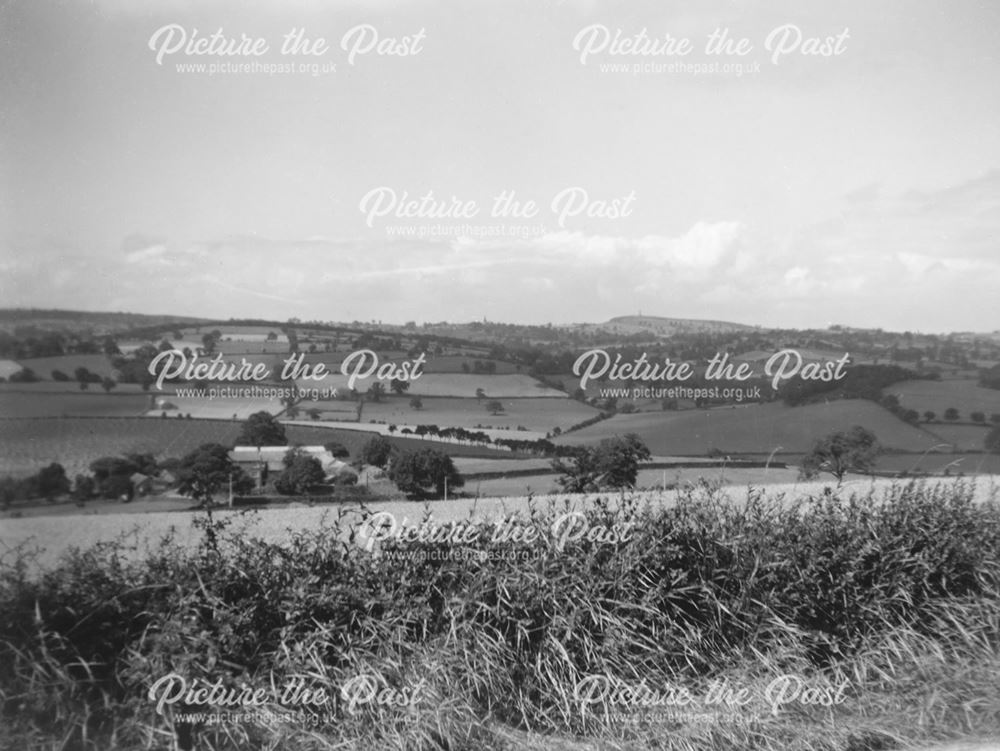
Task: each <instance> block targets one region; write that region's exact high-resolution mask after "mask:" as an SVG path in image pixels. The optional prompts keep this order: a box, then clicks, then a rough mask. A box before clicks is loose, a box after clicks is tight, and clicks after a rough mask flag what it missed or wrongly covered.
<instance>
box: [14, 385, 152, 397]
mask: <svg viewBox="0 0 1000 751" xmlns="http://www.w3.org/2000/svg"><path fill="white" fill-rule="evenodd" d="M169 388H170V387H169V386H166V387H165V389H164V390H167V389H169ZM0 393H6V394H67V393H75V394H80V393H84V394H93V393H99V394H103V393H104V389H102V388H101V384H99V383H91V384H88V385H87V388H86V389H84V390H82V391H81V389H80V384H79V383H78V382H76V381H35V382H34V383H0ZM111 393H112V394H124V393H128V394H142V393H146V394H147V398H148V393H147V392H144V391H143V390H142V387H141V386H140V385H139V384H138V383H119V384H116V385H115V387H114V389H113V390H112V391H111Z"/></svg>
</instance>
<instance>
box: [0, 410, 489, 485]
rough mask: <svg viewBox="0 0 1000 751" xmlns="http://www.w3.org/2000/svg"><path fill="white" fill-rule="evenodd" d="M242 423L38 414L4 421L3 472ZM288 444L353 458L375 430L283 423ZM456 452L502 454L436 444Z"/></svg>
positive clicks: (165, 448)
mask: <svg viewBox="0 0 1000 751" xmlns="http://www.w3.org/2000/svg"><path fill="white" fill-rule="evenodd" d="M240 427H241V423H239V422H234V421H232V420H196V419H190V420H188V419H185V418H178V417H169V418H166V419H160V418H126V417H117V418H116V417H107V418H104V417H101V418H65V419H62V418H39V419H10V420H0V475H7V474H9V475H17V476H20V475H25V474H30V473H32V472H36V471H37V470H39V469H40V468H41V467H44V466H45V465H47V464H49V463H51V462H59V463H60V464H62V465H63V466H64V467H65V468H66V474H67V475H69V476H70V477H74V476H75V475H76V474H77V473H81V472H84V471H85V470H86V469H87V467H88V466H89V465H90V463H91V462H92V461H94V459H99V458H101V457H102V456H117V455H119V454H122V453H126V452H149V453H152V454H154V455H155V456H157V457H158V458H160V459H164V458H167V457H171V456H175V457H179V456H183V455H184V454H186V453H188V452H189V451H192V450H193V449H195V448H197V447H198V446H200V445H201V444H203V443H222V444H224V445H230V444H232V443H233V442H234V441H235V440H236V437H237V435H239V431H240ZM285 433H286V435H287V436H288V440H289V443H294V444H301V445H306V446H316V445H322V444H324V443H327V442H329V441H339V442H340V443H342V444H344V446H346V447H347V449H348V451H350V452H351V454H352V456H353V455H356V454H357V452H358V450H359V449H360V448H361V447H362V446H363V445H364V444H365V443H366V442H367V441H368V440H370V439H371V437H372V434H371V433H370V432H366V431H359V430H342V429H337V428H333V427H319V426H313V425H289V424H286V425H285ZM389 440H390V441H392V442H393V443H394V444H396V445H397V446H398V447H399V448H400V449H403V450H407V449H410V450H412V449H417V448H427V447H428V445H429V443H428V442H427V441H423V440H421V439H419V438H405V437H391V438H390V439H389ZM433 445H434V446H435V447H445V448H446V450H447V452H448V453H449V454H451V455H453V456H472V457H491V456H501V457H502V456H505V454H504V453H502V452H498V451H496V450H494V449H489V448H484V447H482V446H465V445H461V444H457V443H447V444H444V443H440V442H435V443H434V444H433Z"/></svg>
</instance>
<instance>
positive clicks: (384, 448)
mask: <svg viewBox="0 0 1000 751" xmlns="http://www.w3.org/2000/svg"><path fill="white" fill-rule="evenodd" d="M392 453H393V445H392V443H391V442H390V441H389V439H388V438H386V437H384V436H381V435H376V436H373V437H372V438H371V439H369V441H368V442H367V443H366V444H365V445H364V446H362V447H361V454H360V455H359V457H358V459H359V460H360V461H361V463H362V464H370V465H372V466H373V467H381V468H383V469H384V468H385V465H386V464H388V463H389V459H390V458H391V457H392Z"/></svg>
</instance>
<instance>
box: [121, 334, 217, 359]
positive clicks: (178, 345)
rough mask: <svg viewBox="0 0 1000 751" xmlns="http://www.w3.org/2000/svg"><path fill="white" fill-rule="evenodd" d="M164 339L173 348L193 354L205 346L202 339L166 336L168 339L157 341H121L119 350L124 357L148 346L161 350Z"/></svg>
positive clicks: (162, 338) (161, 338)
mask: <svg viewBox="0 0 1000 751" xmlns="http://www.w3.org/2000/svg"><path fill="white" fill-rule="evenodd" d="M164 339H166V340H167V342H169V343H170V346H171V347H173V348H174V349H179V350H182V351H183V350H184V348H185V347H187V348H188V349H190V350H191V351H192V352H196V351H197V350H198V348H199V347H202V346H204V344H203V343H202V341H201V339H197V340H195V339H174V338H172V337H169V336H166V337H160V338H159V339H157V340H155V341H154V340H152V339H145V340H142V341H140V340H138V339H132V340H127V341H121V342H118V349H120V350H121V351H122V354H124V355H129V354H132V353H133V352H134V351H135V350H137V349H139V347H144V346H148V345H153V346H154V347H156V348H157V349H159V348H160V342H162V341H163V340H164Z"/></svg>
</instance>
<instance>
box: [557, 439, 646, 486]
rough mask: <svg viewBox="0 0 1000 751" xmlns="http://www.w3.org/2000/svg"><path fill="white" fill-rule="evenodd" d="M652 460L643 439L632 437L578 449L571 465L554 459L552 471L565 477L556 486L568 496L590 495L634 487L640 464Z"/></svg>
mask: <svg viewBox="0 0 1000 751" xmlns="http://www.w3.org/2000/svg"><path fill="white" fill-rule="evenodd" d="M651 457H652V455H651V454H650V452H649V448H648V447H647V446H646V444H645V443H643V441H642V439H641V438H639V436H638V435H636V434H635V433H629V434H627V435H624V436H615V437H614V438H605V439H604V440H602V441H601V442H600V443H598V444H597V446H592V447H591V446H584V447H581V448H578V449H577V450H576V452H575V453H574V454H573V456H571V457H570V458H569V461H568V462H567V461H566V460H564V459H562V458H560V459H555V460H554V461H553V462H552V468H553V469H555V470H556V471H557V472H559V473H560V474H561V475H562V476H561V477H559V479H558V480H557V482H558V483H559V485H560V486H561V487H562V488H563V490H565V491H566V492H567V493H590V492H594V491H597V490H601V489H602V488H616V489H617V488H628V487H633V486H634V485H635V481H636V478H637V477H638V473H639V463H640V462H643V461H648V460H649V459H650V458H651Z"/></svg>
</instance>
